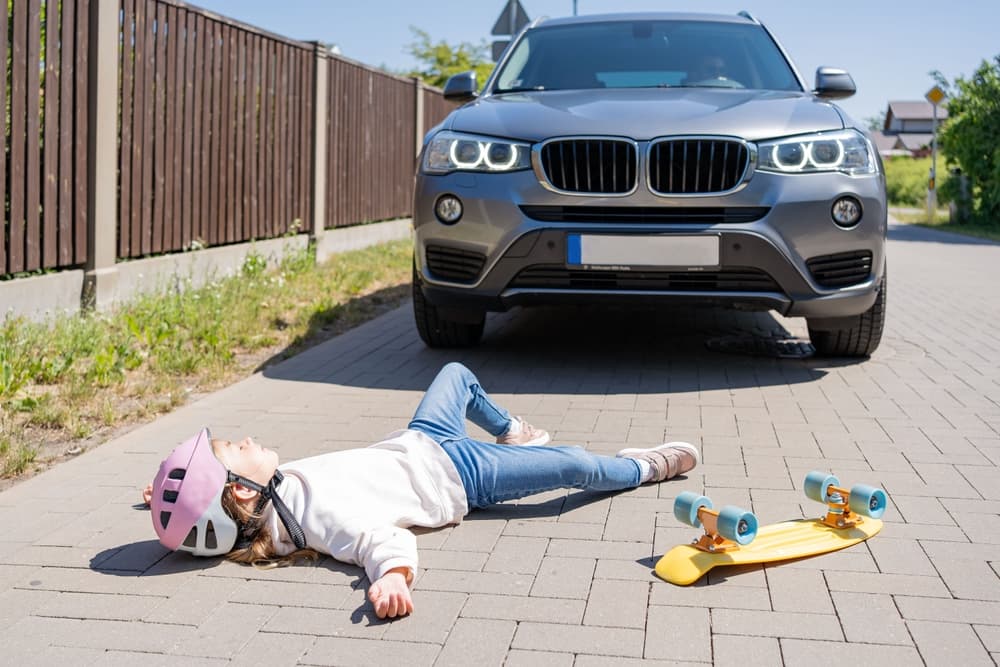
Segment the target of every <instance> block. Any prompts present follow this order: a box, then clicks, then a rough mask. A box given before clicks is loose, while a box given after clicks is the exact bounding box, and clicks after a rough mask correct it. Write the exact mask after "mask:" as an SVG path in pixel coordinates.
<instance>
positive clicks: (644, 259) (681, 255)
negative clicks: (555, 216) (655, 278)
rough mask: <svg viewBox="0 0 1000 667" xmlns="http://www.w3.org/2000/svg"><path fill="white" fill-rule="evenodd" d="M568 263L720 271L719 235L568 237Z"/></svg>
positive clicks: (605, 266)
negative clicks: (712, 269) (714, 269)
mask: <svg viewBox="0 0 1000 667" xmlns="http://www.w3.org/2000/svg"><path fill="white" fill-rule="evenodd" d="M566 263H567V264H568V265H570V266H580V267H584V268H606V269H618V270H623V269H624V270H627V269H632V268H677V269H695V270H697V269H704V268H717V267H718V266H719V236H718V235H717V234H711V235H702V236H678V235H672V234H658V235H656V236H644V235H636V234H630V235H624V234H623V235H614V234H568V235H567V236H566Z"/></svg>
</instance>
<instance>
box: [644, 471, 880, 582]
mask: <svg viewBox="0 0 1000 667" xmlns="http://www.w3.org/2000/svg"><path fill="white" fill-rule="evenodd" d="M839 485H840V481H839V480H838V479H837V478H836V477H834V476H833V475H830V474H828V473H825V472H821V471H815V470H814V471H813V472H810V473H809V474H808V475H806V479H805V483H804V484H803V490H804V491H805V494H806V496H807V497H808V498H810V499H811V500H815V501H818V502H821V503H825V504H826V505H827V513H826V516H825V517H823V518H821V519H802V520H798V521H785V522H783V523H776V524H773V525H770V526H764V527H763V528H760V530H759V531H758V528H757V517H756V516H754V514H753V513H752V512H747V511H746V510H743V509H741V508H739V507H734V506H732V505H729V506H726V507H723V508H722V509H721V510H719V511H715V510H713V509H712V501H711V500H709V499H708V498H706V497H705V496H699V495H698V494H696V493H692V492H691V491H685V492H684V493H681V494H680V495H679V496H677V499H676V500H675V501H674V516H675V517H677V519H678V520H680V521H681V522H682V523H685V524H688V525H690V526H694V527H695V528H702V527H704V529H705V534H704V535H702V536H701V537H700V538H699V539H697V540H695V541H694V542H693V543H691V544H682V545H680V546H676V547H674V548H673V549H671V550H670V551H668V552H667V553H666V554H665V555H664V556H663V557H662V558H661V559H660V560H659V561H658V562H657V563H656V574H657V575H659V576H660V577H662V578H663V579H666V580H667V581H669V582H670V583H672V584H679V585H681V586H687V585H688V584H693V583H694V582H696V581H697V580H698V579H700V578H701V577H702V575H704V574H705V573H706V572H708V571H709V570H711V569H712V568H713V567H717V566H720V565H748V564H751V563H769V562H772V561H780V560H788V559H791V558H803V557H805V556H815V555H817V554H823V553H827V552H829V551H837V550H838V549H843V548H845V547H849V546H851V545H852V544H857V543H858V542H861V541H864V540H867V539H868V538H869V537H872V536H873V535H875V534H876V533H878V532H879V531H880V530H881V529H882V521H881V520H880V519H879V517H881V516H882V515H883V514H884V513H885V507H886V495H885V491H883V490H882V489H877V488H874V487H871V486H867V485H864V484H856V485H855V486H853V487H851V489H850V490H847V489H845V488H841V487H840V486H839Z"/></svg>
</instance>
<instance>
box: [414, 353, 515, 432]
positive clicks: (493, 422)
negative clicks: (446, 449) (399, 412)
mask: <svg viewBox="0 0 1000 667" xmlns="http://www.w3.org/2000/svg"><path fill="white" fill-rule="evenodd" d="M466 419H468V420H469V421H471V422H472V423H474V424H476V425H477V426H479V427H481V428H482V429H483V430H485V431H486V432H487V433H490V434H492V435H497V436H499V435H503V434H504V433H506V432H507V429H509V428H510V413H509V412H507V411H506V410H504V409H503V408H502V407H500V406H499V405H497V404H496V403H494V402H493V401H492V400H491V399H490V397H489V396H488V395H487V394H486V392H485V391H484V390H483V388H482V387H481V386H479V380H478V379H477V378H476V376H475V375H473V374H472V371H470V370H469V369H468V368H466V367H465V366H463V365H462V364H459V363H456V362H452V363H449V364H446V365H445V367H444V368H442V369H441V371H440V372H439V373H438V374H437V377H436V378H434V381H433V382H432V383H431V386H430V387H428V388H427V393H426V394H424V398H423V400H421V401H420V405H419V406H417V411H416V412H415V413H414V415H413V419H412V420H410V425H409V428H412V429H415V430H418V431H422V432H424V433H426V434H427V435H429V436H430V437H431V438H433V439H434V440H435V441H437V442H443V441H445V440H451V439H454V438H465V437H466V434H465V420H466Z"/></svg>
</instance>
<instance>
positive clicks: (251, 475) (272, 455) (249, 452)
mask: <svg viewBox="0 0 1000 667" xmlns="http://www.w3.org/2000/svg"><path fill="white" fill-rule="evenodd" d="M212 451H214V452H215V457H216V458H217V459H219V461H221V462H222V465H224V466H226V468H227V469H228V470H231V471H233V472H234V473H236V474H237V475H241V476H243V477H246V478H247V479H250V480H253V481H255V482H257V483H258V484H260V485H261V486H267V484H268V482H270V481H271V477H273V476H274V471H275V470H276V469H277V467H278V454H277V452H275V451H274V450H273V449H267V448H265V447H261V446H260V445H258V444H257V443H256V442H254V441H253V440H251V439H250V438H249V437H247V438H243V439H242V440H240V441H239V442H232V441H230V440H212Z"/></svg>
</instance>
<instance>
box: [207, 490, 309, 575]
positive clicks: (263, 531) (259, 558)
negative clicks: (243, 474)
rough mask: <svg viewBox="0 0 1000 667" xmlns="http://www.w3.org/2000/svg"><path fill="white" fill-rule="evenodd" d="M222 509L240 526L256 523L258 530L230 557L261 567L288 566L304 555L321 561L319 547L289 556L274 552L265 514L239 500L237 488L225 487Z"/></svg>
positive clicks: (299, 551) (238, 561)
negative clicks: (234, 491) (264, 518)
mask: <svg viewBox="0 0 1000 667" xmlns="http://www.w3.org/2000/svg"><path fill="white" fill-rule="evenodd" d="M222 509H224V510H226V514H228V515H229V517H230V518H231V519H232V520H233V521H235V522H236V525H237V526H240V527H241V528H242V527H243V526H249V525H256V526H257V530H256V532H255V533H254V535H253V539H251V541H250V544H249V545H248V546H247V547H245V548H242V549H239V548H237V549H233V550H232V551H230V552H229V553H228V554H226V558H227V559H229V560H231V561H235V562H237V563H247V564H248V565H252V566H254V567H256V568H260V569H265V570H267V569H271V568H274V567H285V566H286V565H291V564H293V563H295V562H296V561H297V560H299V559H300V558H304V559H306V560H313V561H315V560H319V553H318V552H317V551H316V550H315V549H308V548H306V549H298V550H296V551H293V552H292V553H290V554H288V555H286V556H279V555H277V554H276V553H275V552H274V541H273V540H272V539H271V529H270V527H268V525H267V524H266V523H265V522H264V521H261V515H259V514H255V513H254V511H253V509H252V507H250V506H249V505H248V503H241V502H240V501H239V500H237V499H236V495H235V494H234V493H233V488H232V486H230V485H228V484H227V485H226V488H224V489H223V490H222Z"/></svg>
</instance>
